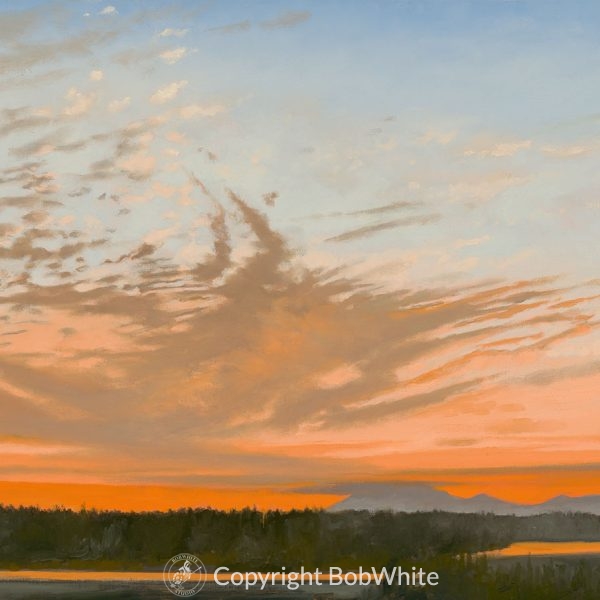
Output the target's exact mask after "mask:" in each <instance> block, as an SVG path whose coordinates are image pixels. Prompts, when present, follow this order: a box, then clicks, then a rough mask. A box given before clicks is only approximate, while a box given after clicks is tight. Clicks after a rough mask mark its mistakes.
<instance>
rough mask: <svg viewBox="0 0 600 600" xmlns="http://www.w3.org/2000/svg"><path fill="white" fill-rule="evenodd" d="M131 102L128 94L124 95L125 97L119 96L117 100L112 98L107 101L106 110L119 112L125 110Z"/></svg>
mask: <svg viewBox="0 0 600 600" xmlns="http://www.w3.org/2000/svg"><path fill="white" fill-rule="evenodd" d="M130 104H131V98H130V97H129V96H125V98H121V99H119V100H112V101H111V102H109V103H108V110H109V111H110V112H121V111H122V110H125V109H126V108H127V107H128V106H129V105H130Z"/></svg>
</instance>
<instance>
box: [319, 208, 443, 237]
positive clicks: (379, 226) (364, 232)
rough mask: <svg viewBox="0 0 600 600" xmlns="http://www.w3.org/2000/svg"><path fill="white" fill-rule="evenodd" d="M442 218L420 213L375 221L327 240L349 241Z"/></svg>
mask: <svg viewBox="0 0 600 600" xmlns="http://www.w3.org/2000/svg"><path fill="white" fill-rule="evenodd" d="M439 219H440V215H438V214H430V215H420V216H415V217H406V218H403V219H392V220H390V221H385V222H383V223H375V224H374V225H365V226H363V227H357V228H355V229H351V230H349V231H346V232H344V233H340V234H339V235H335V236H333V237H330V238H327V240H326V241H327V242H348V241H351V240H357V239H361V238H365V237H368V236H371V235H374V234H376V233H379V232H381V231H386V230H388V229H396V228H398V227H409V226H411V225H428V224H430V223H435V222H436V221H438V220H439Z"/></svg>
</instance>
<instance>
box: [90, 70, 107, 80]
mask: <svg viewBox="0 0 600 600" xmlns="http://www.w3.org/2000/svg"><path fill="white" fill-rule="evenodd" d="M103 79H104V72H103V71H101V70H100V69H95V70H93V71H90V81H102V80H103Z"/></svg>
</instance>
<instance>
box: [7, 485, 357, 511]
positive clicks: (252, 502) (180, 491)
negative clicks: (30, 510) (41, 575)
mask: <svg viewBox="0 0 600 600" xmlns="http://www.w3.org/2000/svg"><path fill="white" fill-rule="evenodd" d="M344 498H345V496H342V495H335V494H301V493H294V492H282V491H274V490H269V489H258V488H253V489H211V488H198V487H183V486H182V487H172V486H159V485H139V486H137V485H107V484H84V483H40V482H13V481H1V482H0V504H4V505H13V506H38V507H40V508H44V509H48V508H53V507H56V506H64V507H65V508H71V509H73V510H79V509H81V508H82V507H83V506H85V507H86V508H88V509H92V508H95V509H97V510H123V511H135V512H141V511H155V510H159V511H164V510H170V509H178V508H187V507H192V508H196V507H211V508H216V509H220V510H233V509H241V508H246V507H256V508H257V509H259V510H272V509H280V510H292V509H304V508H327V507H329V506H331V505H333V504H335V503H336V502H339V501H340V500H343V499H344Z"/></svg>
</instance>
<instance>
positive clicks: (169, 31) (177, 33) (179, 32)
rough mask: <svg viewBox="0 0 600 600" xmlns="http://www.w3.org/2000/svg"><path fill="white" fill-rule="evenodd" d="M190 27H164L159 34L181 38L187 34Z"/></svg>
mask: <svg viewBox="0 0 600 600" xmlns="http://www.w3.org/2000/svg"><path fill="white" fill-rule="evenodd" d="M188 31H189V29H173V28H171V27H166V28H165V29H163V30H162V31H161V32H160V33H159V34H158V35H159V36H160V37H178V38H181V37H183V36H185V35H186V34H187V32H188Z"/></svg>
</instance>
